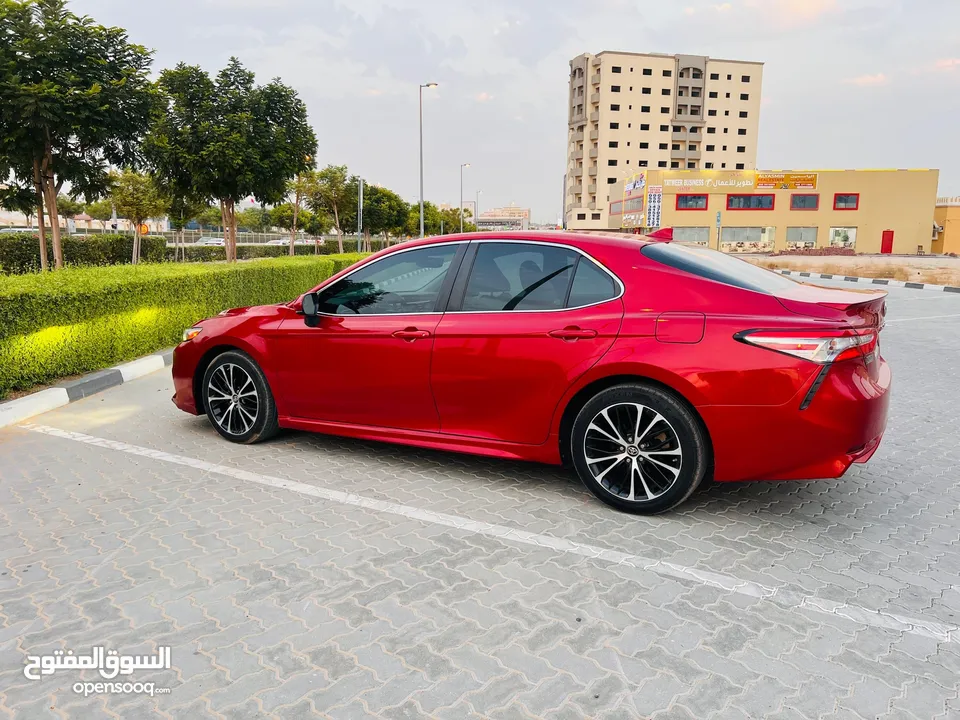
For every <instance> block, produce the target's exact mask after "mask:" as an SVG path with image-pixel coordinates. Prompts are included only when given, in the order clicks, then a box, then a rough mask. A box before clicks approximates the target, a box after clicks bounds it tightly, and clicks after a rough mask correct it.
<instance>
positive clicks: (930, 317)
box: [887, 313, 960, 323]
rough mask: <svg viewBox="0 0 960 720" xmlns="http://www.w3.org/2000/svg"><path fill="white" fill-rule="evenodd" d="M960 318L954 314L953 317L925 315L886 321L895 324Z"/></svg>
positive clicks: (958, 314) (959, 314) (959, 315)
mask: <svg viewBox="0 0 960 720" xmlns="http://www.w3.org/2000/svg"><path fill="white" fill-rule="evenodd" d="M955 317H960V313H954V314H953V315H927V316H926V317H918V318H894V319H893V320H887V322H888V323H896V322H918V321H920V320H940V319H942V318H955Z"/></svg>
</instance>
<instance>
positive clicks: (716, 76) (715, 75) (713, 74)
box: [710, 73, 720, 80]
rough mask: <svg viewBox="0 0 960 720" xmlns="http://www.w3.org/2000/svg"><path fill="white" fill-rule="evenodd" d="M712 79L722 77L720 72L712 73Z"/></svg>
mask: <svg viewBox="0 0 960 720" xmlns="http://www.w3.org/2000/svg"><path fill="white" fill-rule="evenodd" d="M710 79H711V80H719V79H720V73H710Z"/></svg>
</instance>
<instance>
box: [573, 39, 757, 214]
mask: <svg viewBox="0 0 960 720" xmlns="http://www.w3.org/2000/svg"><path fill="white" fill-rule="evenodd" d="M762 80H763V63H755V62H744V61H740V60H717V59H714V58H709V57H705V56H701V55H662V54H656V53H653V54H644V53H627V52H609V51H604V52H601V53H598V54H596V55H591V54H589V53H585V54H583V55H579V56H578V57H575V58H574V59H573V60H571V61H570V95H569V105H568V108H567V112H568V131H567V132H568V138H567V172H566V184H565V188H564V190H565V197H564V211H565V214H566V221H567V227H568V228H570V229H572V230H601V229H604V228H606V227H607V215H608V211H609V203H610V201H611V200H613V199H614V198H610V197H608V195H609V192H608V190H607V186H608V185H613V184H614V183H616V182H617V181H619V180H623V179H625V178H627V177H630V176H631V175H634V174H636V173H640V172H643V171H644V169H645V168H652V169H657V168H659V169H664V168H667V169H675V170H679V169H683V170H714V169H715V170H753V169H755V168H756V166H757V133H758V129H759V126H760V89H761V85H762Z"/></svg>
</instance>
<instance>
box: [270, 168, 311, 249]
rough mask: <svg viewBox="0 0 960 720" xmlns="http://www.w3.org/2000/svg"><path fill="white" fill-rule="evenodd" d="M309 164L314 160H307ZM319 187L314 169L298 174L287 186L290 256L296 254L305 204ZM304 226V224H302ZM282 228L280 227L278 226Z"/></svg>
mask: <svg viewBox="0 0 960 720" xmlns="http://www.w3.org/2000/svg"><path fill="white" fill-rule="evenodd" d="M307 162H311V163H312V162H313V158H307ZM316 186H317V171H316V170H314V169H313V168H310V169H308V170H305V171H304V172H301V173H298V174H297V176H296V177H295V178H294V179H293V180H291V181H290V182H289V183H288V185H287V193H288V195H289V197H290V202H289V203H287V204H288V205H289V206H290V210H291V213H290V225H289V227H286V229H288V230H290V254H291V255H294V254H295V252H296V251H295V248H294V245H295V243H296V240H297V222H298V220H299V219H300V213H301V212H303V204H304V203H305V202H306V200H307V198H309V197H310V196H311V195H313V194H314V192H315V191H316ZM301 224H302V223H301ZM278 227H280V226H278Z"/></svg>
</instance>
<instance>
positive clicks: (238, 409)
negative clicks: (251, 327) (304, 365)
mask: <svg viewBox="0 0 960 720" xmlns="http://www.w3.org/2000/svg"><path fill="white" fill-rule="evenodd" d="M203 406H204V408H206V410H207V417H208V418H210V422H211V423H213V426H214V427H215V428H216V429H217V432H218V433H220V434H221V435H223V436H224V437H225V438H226V439H227V440H230V441H231V442H235V443H244V444H247V445H249V444H252V443H255V442H260V441H261V440H266V439H267V438H269V437H271V436H272V435H274V434H276V432H277V430H278V429H279V425H278V424H277V406H276V404H275V403H274V401H273V393H271V392H270V386H269V385H268V384H267V379H266V378H265V377H264V375H263V371H262V370H261V369H260V367H259V366H258V365H257V363H256V362H254V361H253V359H252V358H251V357H250V356H249V355H247V354H246V353H243V352H240V351H238V350H231V351H228V352H225V353H223V354H221V355H218V356H217V357H216V358H214V359H213V362H211V363H210V365H209V366H208V367H207V369H206V372H204V374H203Z"/></svg>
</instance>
